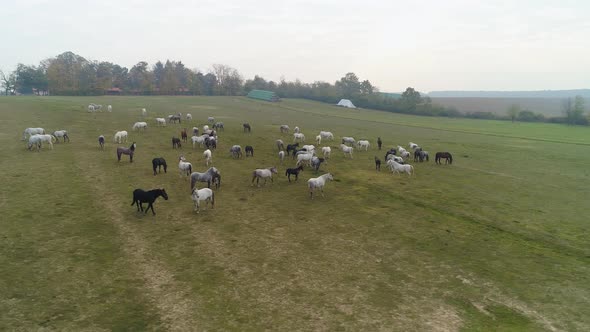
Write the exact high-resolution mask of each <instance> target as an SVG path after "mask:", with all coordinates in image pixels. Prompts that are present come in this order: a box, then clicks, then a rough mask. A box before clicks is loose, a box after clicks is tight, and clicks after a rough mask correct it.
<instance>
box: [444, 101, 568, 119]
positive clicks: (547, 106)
mask: <svg viewBox="0 0 590 332" xmlns="http://www.w3.org/2000/svg"><path fill="white" fill-rule="evenodd" d="M432 102H433V103H434V104H439V105H442V106H446V107H453V108H455V109H457V110H458V111H460V112H462V113H466V112H492V113H496V114H498V115H506V110H508V108H509V107H510V105H512V104H518V105H519V106H520V108H521V109H523V110H530V111H533V112H535V113H541V114H543V115H545V116H549V117H555V116H562V115H563V113H562V111H561V102H562V98H437V97H434V98H432Z"/></svg>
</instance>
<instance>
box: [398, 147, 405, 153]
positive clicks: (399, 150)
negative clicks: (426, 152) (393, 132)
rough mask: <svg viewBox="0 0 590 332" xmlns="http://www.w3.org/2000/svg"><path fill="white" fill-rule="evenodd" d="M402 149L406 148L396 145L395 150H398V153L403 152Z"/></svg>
mask: <svg viewBox="0 0 590 332" xmlns="http://www.w3.org/2000/svg"><path fill="white" fill-rule="evenodd" d="M404 151H406V149H404V148H403V147H402V146H401V145H398V146H397V152H398V153H399V154H401V153H402V152H404Z"/></svg>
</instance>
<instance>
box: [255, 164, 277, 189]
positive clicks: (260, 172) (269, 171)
mask: <svg viewBox="0 0 590 332" xmlns="http://www.w3.org/2000/svg"><path fill="white" fill-rule="evenodd" d="M277 173H278V172H277V168H276V167H269V168H257V169H255V170H254V172H252V185H254V180H256V185H257V186H259V187H260V184H259V182H260V179H261V178H262V179H264V184H265V185H266V180H267V179H268V178H270V182H274V181H273V179H272V175H273V174H277Z"/></svg>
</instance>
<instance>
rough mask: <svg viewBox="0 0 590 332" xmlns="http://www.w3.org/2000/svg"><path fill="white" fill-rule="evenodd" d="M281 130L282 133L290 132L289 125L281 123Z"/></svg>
mask: <svg viewBox="0 0 590 332" xmlns="http://www.w3.org/2000/svg"><path fill="white" fill-rule="evenodd" d="M279 130H280V131H281V134H283V133H284V134H288V133H289V126H288V125H281V126H280V127H279Z"/></svg>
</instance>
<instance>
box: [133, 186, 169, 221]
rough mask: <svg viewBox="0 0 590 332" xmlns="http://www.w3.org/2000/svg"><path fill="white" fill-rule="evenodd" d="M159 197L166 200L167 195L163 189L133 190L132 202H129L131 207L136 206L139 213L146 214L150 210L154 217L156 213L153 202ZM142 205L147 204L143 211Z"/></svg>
mask: <svg viewBox="0 0 590 332" xmlns="http://www.w3.org/2000/svg"><path fill="white" fill-rule="evenodd" d="M160 196H162V197H164V199H165V200H168V194H166V190H164V189H153V190H150V191H145V190H142V189H135V190H134V191H133V202H131V206H133V205H134V204H137V211H138V212H139V211H140V210H141V212H144V213H147V212H148V210H149V209H150V208H151V209H152V213H153V215H154V216H155V215H156V212H155V211H154V202H155V201H156V198H158V197H160ZM142 203H148V204H149V205H148V207H147V209H145V211H144V210H143V205H142Z"/></svg>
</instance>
